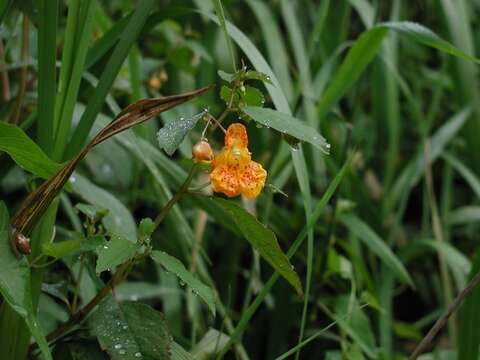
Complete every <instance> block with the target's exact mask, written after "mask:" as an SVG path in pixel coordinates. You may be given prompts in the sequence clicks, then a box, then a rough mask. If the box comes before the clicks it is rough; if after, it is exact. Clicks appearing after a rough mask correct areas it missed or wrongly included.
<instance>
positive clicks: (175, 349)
mask: <svg viewBox="0 0 480 360" xmlns="http://www.w3.org/2000/svg"><path fill="white" fill-rule="evenodd" d="M172 360H194V358H193V356H192V355H191V354H190V353H189V352H188V351H186V350H185V349H184V348H183V347H181V346H180V345H179V344H177V343H176V342H175V341H173V342H172Z"/></svg>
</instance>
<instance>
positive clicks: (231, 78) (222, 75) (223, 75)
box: [217, 70, 236, 83]
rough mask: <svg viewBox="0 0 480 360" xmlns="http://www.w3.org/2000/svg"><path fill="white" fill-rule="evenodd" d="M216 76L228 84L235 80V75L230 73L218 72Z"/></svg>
mask: <svg viewBox="0 0 480 360" xmlns="http://www.w3.org/2000/svg"><path fill="white" fill-rule="evenodd" d="M217 74H218V76H220V78H221V79H222V80H225V81H226V82H229V83H230V82H232V81H234V80H235V75H236V74H232V73H227V72H225V71H223V70H218V71H217Z"/></svg>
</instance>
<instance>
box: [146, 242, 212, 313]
mask: <svg viewBox="0 0 480 360" xmlns="http://www.w3.org/2000/svg"><path fill="white" fill-rule="evenodd" d="M151 258H152V259H153V260H154V261H155V262H157V263H159V264H160V265H162V266H163V267H164V268H165V269H166V270H167V271H169V272H171V273H174V274H175V275H177V276H178V278H179V279H180V281H181V282H183V283H185V284H187V285H188V286H190V287H191V288H192V290H193V292H194V293H195V294H196V295H198V296H200V298H201V299H202V300H203V301H204V302H205V303H206V304H207V306H208V308H209V309H210V311H211V312H212V314H213V315H215V294H214V292H213V291H212V289H211V288H209V287H208V286H206V285H205V284H203V283H202V282H201V281H200V280H198V279H197V278H196V277H195V276H194V275H193V274H192V273H191V272H189V271H188V270H187V269H185V266H184V265H183V264H182V262H181V261H180V260H178V259H177V258H174V257H173V256H170V255H168V254H167V253H166V252H163V251H156V250H155V251H153V252H152V254H151Z"/></svg>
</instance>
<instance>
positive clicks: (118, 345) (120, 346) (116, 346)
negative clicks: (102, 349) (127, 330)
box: [113, 344, 122, 350]
mask: <svg viewBox="0 0 480 360" xmlns="http://www.w3.org/2000/svg"><path fill="white" fill-rule="evenodd" d="M113 347H114V348H115V349H117V350H118V349H121V348H122V344H115V345H114V346H113Z"/></svg>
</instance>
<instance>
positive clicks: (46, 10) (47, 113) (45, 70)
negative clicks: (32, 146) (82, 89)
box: [37, 0, 58, 154]
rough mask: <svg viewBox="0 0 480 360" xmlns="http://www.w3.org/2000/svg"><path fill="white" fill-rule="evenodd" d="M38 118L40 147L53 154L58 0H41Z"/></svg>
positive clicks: (39, 3) (39, 4)
mask: <svg viewBox="0 0 480 360" xmlns="http://www.w3.org/2000/svg"><path fill="white" fill-rule="evenodd" d="M38 7H39V16H38V18H39V28H38V121H37V135H38V143H39V145H40V147H41V148H42V149H43V150H44V151H45V152H46V153H47V154H51V152H52V150H53V134H54V122H55V94H56V68H55V61H56V51H57V18H58V0H39V2H38Z"/></svg>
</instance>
